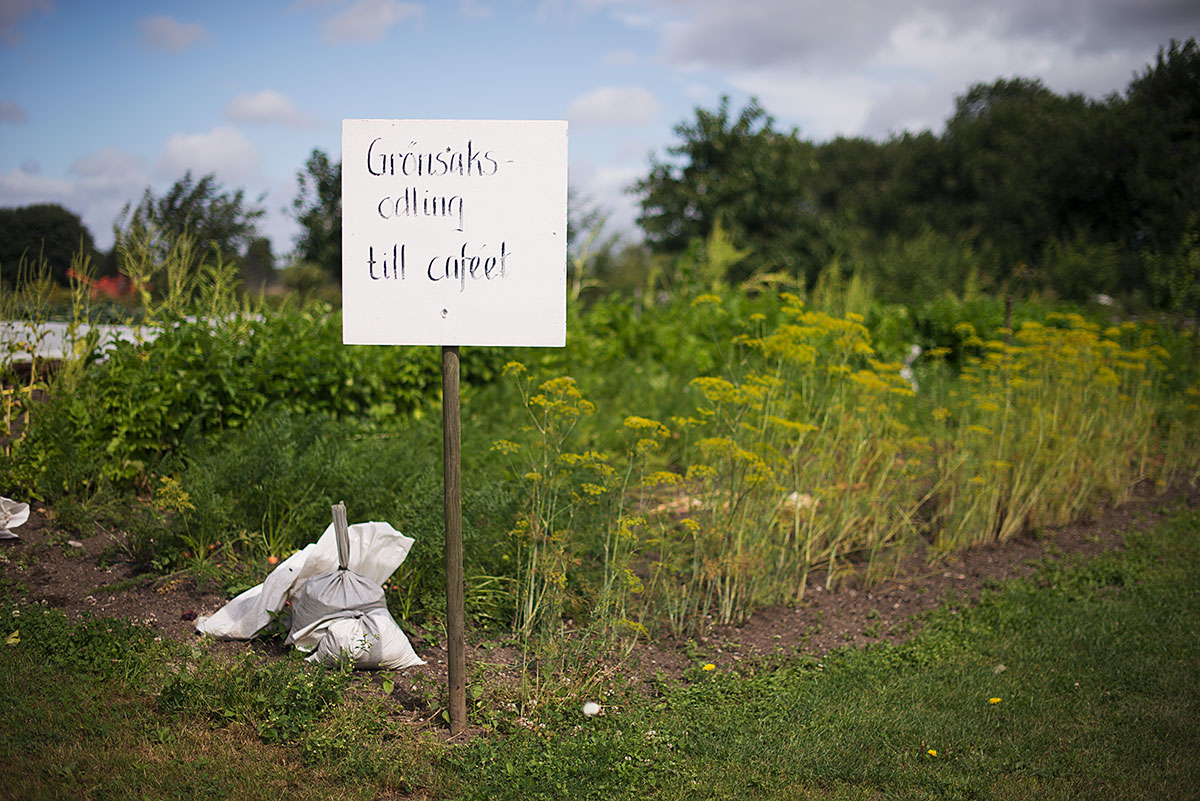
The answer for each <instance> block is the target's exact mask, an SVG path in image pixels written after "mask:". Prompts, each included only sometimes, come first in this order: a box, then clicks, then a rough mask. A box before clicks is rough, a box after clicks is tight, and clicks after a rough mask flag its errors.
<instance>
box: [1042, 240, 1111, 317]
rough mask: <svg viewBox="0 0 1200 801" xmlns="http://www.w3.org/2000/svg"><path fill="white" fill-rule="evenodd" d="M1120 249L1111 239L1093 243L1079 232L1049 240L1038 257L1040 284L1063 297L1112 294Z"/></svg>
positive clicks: (1071, 298) (1081, 299) (1083, 298)
mask: <svg viewBox="0 0 1200 801" xmlns="http://www.w3.org/2000/svg"><path fill="white" fill-rule="evenodd" d="M1121 264H1122V260H1121V250H1120V246H1119V245H1117V244H1116V243H1115V242H1108V243H1103V244H1101V243H1097V242H1095V241H1091V240H1089V238H1088V237H1085V236H1083V235H1081V234H1076V235H1075V236H1073V237H1072V238H1070V239H1068V240H1065V241H1064V240H1059V239H1057V238H1055V239H1051V240H1050V241H1049V242H1048V243H1046V249H1045V251H1044V253H1043V255H1042V259H1041V265H1042V266H1041V269H1042V272H1043V274H1044V284H1045V285H1046V286H1047V287H1049V288H1050V289H1052V290H1054V291H1055V292H1056V293H1057V294H1058V295H1059V297H1062V298H1064V299H1066V300H1076V301H1085V300H1088V299H1089V298H1091V297H1094V296H1095V295H1097V294H1110V293H1111V294H1116V293H1117V291H1118V288H1119V287H1120V281H1121Z"/></svg>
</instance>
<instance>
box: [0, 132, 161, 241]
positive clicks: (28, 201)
mask: <svg viewBox="0 0 1200 801" xmlns="http://www.w3.org/2000/svg"><path fill="white" fill-rule="evenodd" d="M149 183H150V180H149V177H148V176H147V175H146V171H145V167H144V165H143V164H142V160H141V159H140V158H138V157H137V156H134V155H131V154H129V153H125V152H123V151H119V150H116V149H112V148H109V149H105V150H98V151H96V152H94V153H90V154H88V155H86V156H83V157H82V158H80V159H78V160H76V161H75V162H74V163H73V164H72V165H71V166H70V168H69V169H68V176H67V177H53V176H43V175H39V174H37V170H36V168H35V167H34V165H27V166H25V167H22V168H21V169H20V170H13V171H12V172H10V173H8V174H6V175H0V206H28V205H32V204H34V203H57V204H59V205H61V206H63V207H65V208H67V209H70V210H71V211H73V212H75V213H76V214H78V215H79V216H80V217H81V218H82V219H83V222H84V225H86V226H87V227H88V230H89V231H91V232H92V236H93V237H94V238H95V240H96V244H97V246H99V247H101V248H107V247H109V246H110V245H111V244H112V226H113V223H114V222H115V221H116V219H117V217H118V215H120V213H121V209H122V208H124V206H125V204H126V203H129V202H136V201H137V200H138V199H140V198H141V195H142V192H144V191H145V189H146V187H147V186H148V185H149Z"/></svg>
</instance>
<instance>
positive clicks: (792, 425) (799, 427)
mask: <svg viewBox="0 0 1200 801" xmlns="http://www.w3.org/2000/svg"><path fill="white" fill-rule="evenodd" d="M767 421H768V422H770V423H774V424H775V425H777V426H779V427H780V428H785V429H787V430H788V431H795V432H796V433H799V434H807V433H808V432H810V431H817V430H818V427H817V426H815V425H813V424H812V423H801V422H797V421H796V420H785V419H784V418H782V417H776V416H774V415H772V416H770V417H768V418H767Z"/></svg>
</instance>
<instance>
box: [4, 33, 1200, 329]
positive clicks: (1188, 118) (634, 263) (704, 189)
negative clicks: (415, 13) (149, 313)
mask: <svg viewBox="0 0 1200 801" xmlns="http://www.w3.org/2000/svg"><path fill="white" fill-rule="evenodd" d="M674 132H675V135H676V137H677V141H676V142H675V143H674V144H673V145H671V146H670V147H668V148H667V150H666V153H665V155H664V157H662V158H659V157H655V158H653V159H652V161H651V164H650V166H649V171H648V173H647V175H646V176H645V177H644V178H642V179H640V180H638V181H637V182H635V183H634V185H633V186H631V187H630V192H632V193H633V194H634V195H635V196H636V197H637V198H638V201H639V208H640V214H639V216H638V220H637V222H638V225H639V227H640V229H641V232H642V235H643V236H642V239H641V240H640V241H638V242H634V243H630V242H624V243H622V242H621V241H620V240H619V238H618V237H616V236H609V237H600V238H597V237H598V234H600V230H601V228H602V227H603V220H604V217H603V214H602V213H601V212H600V211H599V210H597V209H595V208H587V207H586V205H585V204H579V203H574V204H572V213H571V215H570V217H571V219H570V222H569V231H568V235H569V238H570V240H571V241H572V242H573V243H574V245H575V253H574V258H573V262H575V266H576V269H577V271H578V272H579V274H578V275H576V276H575V278H574V279H573V286H575V287H577V288H578V287H582V286H584V285H585V284H586V285H589V286H594V287H598V288H599V289H600V290H601V291H611V290H613V289H618V290H619V289H621V288H622V287H625V288H629V287H633V286H638V287H643V286H644V285H645V284H646V282H647V280H649V281H651V282H653V281H654V280H660V279H662V280H670V279H671V277H672V274H673V273H678V272H679V270H681V269H683V267H682V266H681V265H686V263H687V261H688V259H687V258H686V257H687V255H688V254H689V253H694V252H695V251H696V250H697V248H702V247H703V243H705V242H708V241H710V240H712V238H713V234H714V231H715V232H717V233H718V234H719V241H721V242H723V243H725V246H726V247H727V251H726V253H725V255H724V257H723V258H724V270H725V274H724V275H722V276H720V277H721V278H722V279H723V280H729V281H735V282H747V281H751V282H753V281H768V280H777V281H791V282H793V283H807V284H812V283H813V282H815V281H816V279H817V276H818V275H819V274H820V273H821V272H822V271H823V270H827V269H830V268H831V267H833V268H837V269H841V270H843V271H846V272H851V271H859V272H861V273H863V274H865V275H867V276H869V277H871V278H872V279H873V280H874V281H875V284H876V286H877V288H878V289H879V291H880V294H881V295H882V296H884V297H889V298H890V299H893V300H896V301H907V300H913V299H920V298H926V297H930V296H931V295H936V294H940V293H941V292H944V291H946V290H950V291H953V292H959V291H962V289H963V288H964V287H965V286H967V285H972V286H980V287H986V288H991V289H993V290H996V291H1004V292H1006V293H1009V294H1012V293H1025V292H1031V291H1038V292H1046V293H1050V294H1052V295H1054V296H1057V297H1060V298H1065V299H1074V300H1082V299H1085V298H1088V297H1094V296H1095V295H1097V294H1107V295H1116V296H1123V297H1126V298H1131V299H1133V301H1134V302H1136V303H1140V304H1143V305H1155V306H1159V307H1168V308H1176V309H1177V310H1185V311H1186V310H1188V309H1189V308H1190V307H1194V306H1195V305H1196V300H1195V297H1194V296H1195V295H1196V292H1197V289H1196V288H1195V286H1196V285H1197V284H1200V274H1198V272H1197V271H1198V270H1200V266H1198V265H1197V259H1198V258H1200V255H1197V252H1196V251H1197V241H1198V239H1200V222H1198V219H1197V217H1198V214H1200V48H1198V46H1197V42H1196V40H1195V39H1189V40H1187V41H1186V42H1182V43H1181V42H1176V41H1172V42H1171V43H1170V44H1169V45H1168V46H1166V47H1164V48H1161V49H1160V50H1159V52H1158V54H1157V57H1156V59H1155V61H1154V62H1153V63H1151V64H1148V65H1147V66H1146V67H1145V69H1144V70H1143V71H1141V72H1139V73H1138V74H1136V75H1135V76H1134V77H1133V79H1132V80H1131V81H1130V83H1129V85H1128V86H1127V87H1126V89H1125V91H1124V92H1123V93H1116V92H1114V93H1112V94H1110V95H1109V96H1107V97H1105V98H1103V99H1090V98H1087V97H1084V96H1083V95H1080V94H1066V95H1062V94H1058V93H1056V92H1054V91H1052V90H1050V89H1048V88H1047V87H1046V86H1045V85H1044V84H1043V83H1042V82H1041V81H1040V80H1037V79H1031V78H1011V79H1000V80H996V81H994V82H992V83H990V84H976V85H974V86H971V87H970V88H969V89H968V90H967V91H966V92H965V93H964V94H962V95H960V96H959V97H958V98H957V99H956V103H955V109H954V113H953V114H952V115H951V116H950V118H949V119H948V120H947V121H946V125H945V129H944V130H943V131H942V132H941V133H940V134H935V133H933V132H930V131H923V132H920V133H910V132H904V133H901V134H896V135H893V136H891V137H889V138H887V139H885V140H882V141H877V140H872V139H866V138H860V137H838V138H835V139H832V140H830V141H826V142H814V141H811V140H808V139H805V138H802V137H801V136H800V133H799V131H798V130H796V129H792V130H790V131H784V130H779V129H778V128H777V127H776V123H775V120H774V118H772V117H771V115H770V114H769V113H768V112H767V111H766V110H765V109H764V108H763V107H762V106H761V105H760V104H759V103H758V102H757V101H751V102H750V103H749V104H748V105H747V106H746V107H745V108H743V109H741V110H740V111H736V112H735V111H733V110H732V109H731V108H730V106H729V100H728V98H724V99H722V100H721V102H720V104H719V106H718V107H717V108H715V109H711V110H706V109H703V108H697V109H696V110H695V118H694V119H692V120H687V121H684V122H681V123H680V124H679V125H677V126H676V127H675V130H674ZM297 179H298V194H297V196H296V197H295V198H294V200H293V201H292V214H293V216H294V218H295V219H296V220H297V222H298V223H299V225H300V229H301V232H300V234H299V236H298V237H297V239H296V241H295V242H294V243H293V249H292V252H291V260H292V262H293V263H294V264H300V265H302V267H303V268H304V269H307V270H308V271H309V272H310V273H312V274H314V275H315V276H317V277H318V280H319V279H324V280H328V281H336V280H337V278H338V277H339V275H340V265H341V165H340V163H337V162H335V161H333V160H332V159H330V157H329V156H328V155H327V154H326V153H324V152H322V151H320V150H314V151H313V152H312V154H311V156H310V158H309V159H308V160H307V162H306V163H305V165H304V167H303V169H301V170H299V171H298V173H297ZM261 203H262V198H261V197H260V198H258V199H257V200H249V199H247V198H246V197H245V194H244V192H243V191H242V190H236V191H231V190H227V189H226V188H224V187H222V186H221V185H220V184H219V183H218V182H217V181H216V179H215V177H214V176H212V175H207V176H203V177H201V178H199V179H196V178H194V177H193V176H192V175H191V173H188V174H187V175H185V176H184V178H182V179H180V180H179V181H177V182H176V183H175V184H174V185H173V186H172V187H171V188H170V189H169V190H168V191H167V192H166V193H164V194H163V195H161V196H156V195H154V194H153V193H152V192H151V191H150V190H149V189H147V190H146V193H145V195H144V196H143V198H142V199H141V200H140V201H139V202H138V203H137V204H136V205H133V204H131V206H129V207H127V208H126V210H125V213H124V214H123V215H122V217H121V219H119V220H118V221H117V224H116V225H115V226H114V230H115V234H116V236H115V245H114V248H113V250H112V251H111V252H109V253H103V254H100V253H97V254H95V255H96V260H97V263H98V264H99V266H100V272H101V273H104V272H114V271H115V270H116V269H117V259H118V253H119V251H120V247H121V242H122V239H123V237H128V236H131V235H133V234H136V233H137V232H139V231H145V230H148V229H151V228H153V229H154V230H156V231H160V232H163V233H164V234H165V235H168V236H169V235H170V234H171V233H172V232H178V231H181V230H183V229H184V228H188V229H190V230H191V232H192V233H193V234H194V235H195V236H196V237H197V238H198V240H199V241H200V242H201V244H202V245H206V246H212V247H218V248H220V249H221V250H222V252H223V253H224V254H225V255H226V256H229V255H234V256H236V257H237V258H238V259H239V260H240V262H241V264H242V271H243V274H244V276H245V277H246V278H247V279H248V283H251V284H253V283H254V282H255V281H258V280H263V279H265V278H266V277H268V276H270V275H271V274H272V269H271V268H272V265H273V264H274V257H273V255H272V254H271V250H270V243H269V242H267V240H265V239H263V238H262V237H261V236H260V235H259V231H258V224H259V222H260V220H261V218H262V217H263V215H264V211H263V208H262V205H261ZM581 248H582V249H583V250H585V251H586V256H587V258H586V259H583V258H581V257H580V253H579V251H580V249H581ZM81 249H82V250H83V251H84V252H85V253H94V251H95V246H94V242H93V240H92V237H91V234H90V233H89V232H88V231H87V229H86V227H85V226H84V225H83V223H82V221H80V220H79V218H78V217H77V216H76V215H74V214H73V213H71V212H69V211H67V210H66V209H63V208H62V207H60V206H55V205H51V204H43V205H37V206H28V207H24V208H20V209H0V271H2V272H0V277H2V278H3V279H4V280H5V281H11V280H13V276H14V271H15V268H16V264H17V262H18V261H19V259H20V257H21V255H22V254H26V255H34V256H37V255H41V256H43V257H44V258H45V259H46V261H47V262H48V263H49V264H50V266H51V269H52V272H53V274H54V276H55V278H56V279H59V280H65V273H66V266H67V265H68V264H69V263H70V257H71V255H72V254H73V253H75V252H76V251H79V250H81ZM585 270H586V271H587V272H588V274H587V276H586V281H585V280H584V276H583V275H582V273H583V271H585ZM675 277H676V278H678V276H675ZM1192 311H1193V312H1194V311H1195V309H1194V308H1192Z"/></svg>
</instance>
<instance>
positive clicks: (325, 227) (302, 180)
mask: <svg viewBox="0 0 1200 801" xmlns="http://www.w3.org/2000/svg"><path fill="white" fill-rule="evenodd" d="M296 181H297V183H298V184H299V186H300V189H299V194H297V195H296V197H295V199H294V200H293V201H292V213H293V214H294V215H295V217H296V222H298V223H300V228H301V231H300V235H299V237H298V239H297V240H296V255H297V256H298V257H299V258H300V259H302V260H303V261H306V262H309V263H311V264H315V265H317V266H318V267H320V268H321V270H322V271H323V272H324V274H325V276H326V278H327V279H333V280H339V279H340V278H341V275H342V163H341V162H340V161H339V162H338V163H336V164H334V163H333V162H331V161H330V160H329V156H328V154H326V153H325V152H324V151H321V150H314V151H313V152H312V155H311V156H309V157H308V161H306V162H305V163H304V169H303V170H299V171H297V173H296Z"/></svg>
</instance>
